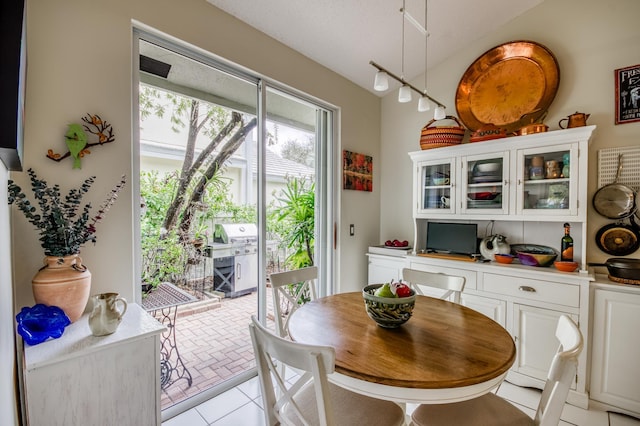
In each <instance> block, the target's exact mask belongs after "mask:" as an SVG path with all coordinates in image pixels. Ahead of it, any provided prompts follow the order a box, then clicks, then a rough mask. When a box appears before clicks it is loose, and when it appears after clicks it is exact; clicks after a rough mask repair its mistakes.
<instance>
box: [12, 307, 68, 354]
mask: <svg viewBox="0 0 640 426" xmlns="http://www.w3.org/2000/svg"><path fill="white" fill-rule="evenodd" d="M16 321H18V326H17V331H18V334H19V335H21V336H22V338H23V339H24V341H25V342H27V343H28V344H29V345H37V344H39V343H42V342H44V341H45V340H47V339H48V338H49V337H51V338H54V339H57V338H58V337H60V336H62V333H63V332H64V328H65V327H66V326H68V325H69V324H71V321H69V317H67V315H66V314H65V313H64V311H63V310H62V309H60V308H59V307H57V306H47V305H43V304H42V303H38V304H37V305H34V306H33V307H31V308H29V307H26V306H25V307H24V308H22V309H21V310H20V313H18V315H16Z"/></svg>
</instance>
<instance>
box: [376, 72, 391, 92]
mask: <svg viewBox="0 0 640 426" xmlns="http://www.w3.org/2000/svg"><path fill="white" fill-rule="evenodd" d="M388 88H389V76H388V75H387V73H386V72H384V71H378V72H377V73H376V77H375V79H374V80H373V90H375V91H378V92H384V91H385V90H387V89H388Z"/></svg>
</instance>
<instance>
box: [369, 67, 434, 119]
mask: <svg viewBox="0 0 640 426" xmlns="http://www.w3.org/2000/svg"><path fill="white" fill-rule="evenodd" d="M369 64H370V65H373V66H374V67H375V68H377V69H378V71H382V72H386V73H387V75H388V76H389V77H391V78H393V79H394V80H396V81H398V82H399V83H401V84H403V85H406V86H409V87H410V88H411V90H413V91H414V92H416V93H418V94H419V95H420V96H424V97H426V98H427V99H429V100H430V101H431V102H433V103H434V104H437V105H438V106H440V107H442V108H446V106H444V105H443V104H442V102H440V101H438V100H435V99H433V98H432V97H431V96H429V95H428V94H427V93H426V91H422V90H419V89H418V88H417V87H415V86H413V85H412V84H410V83H409V82H408V81H406V80H405V79H404V78H402V77H398V76H397V75H395V74H393V73H392V72H390V71H389V70H387V69H386V68H384V67H382V66H380V65H378V64H376V63H375V62H373V61H369Z"/></svg>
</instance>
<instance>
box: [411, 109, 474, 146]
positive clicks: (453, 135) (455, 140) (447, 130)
mask: <svg viewBox="0 0 640 426" xmlns="http://www.w3.org/2000/svg"><path fill="white" fill-rule="evenodd" d="M444 120H453V121H455V122H456V123H458V125H457V126H436V127H429V126H431V125H432V124H433V123H435V122H436V120H435V119H433V120H431V121H429V122H428V123H427V124H426V125H425V126H424V127H423V128H422V132H421V133H420V148H422V149H431V148H441V147H444V146H452V145H459V144H460V143H461V142H462V138H464V132H465V128H464V127H462V124H460V122H459V121H458V119H457V118H455V117H454V116H452V115H447V116H446V117H445V118H444Z"/></svg>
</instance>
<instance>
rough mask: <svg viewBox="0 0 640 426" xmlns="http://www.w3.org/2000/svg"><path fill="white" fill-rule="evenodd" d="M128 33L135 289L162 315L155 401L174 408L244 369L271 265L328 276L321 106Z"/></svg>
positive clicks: (325, 137) (264, 312)
mask: <svg viewBox="0 0 640 426" xmlns="http://www.w3.org/2000/svg"><path fill="white" fill-rule="evenodd" d="M138 35H139V40H138V41H137V47H138V50H139V52H138V53H139V56H138V58H139V73H138V76H139V97H138V109H137V112H138V114H139V122H140V131H139V138H138V139H139V140H138V148H139V176H140V178H139V191H140V203H141V204H140V205H141V208H140V223H139V226H140V241H139V243H140V244H139V250H138V252H139V257H140V261H139V262H138V264H139V267H140V277H141V299H140V300H141V304H142V306H143V307H145V308H146V309H147V310H148V311H149V312H150V313H151V314H153V315H154V316H156V318H158V319H159V320H160V321H163V322H164V323H165V324H166V325H167V330H168V331H167V332H166V333H165V335H163V346H162V350H161V352H162V362H161V368H160V374H161V384H162V388H163V393H162V407H163V409H167V408H169V407H172V406H174V405H175V404H180V405H179V406H180V407H181V408H185V409H186V408H188V407H189V406H190V405H194V404H196V403H199V402H201V401H202V400H203V399H206V398H209V397H211V396H212V395H214V394H217V393H220V392H221V391H224V390H226V389H228V388H229V387H231V386H234V385H236V384H237V383H238V382H240V381H242V380H245V379H246V378H248V377H250V376H251V375H253V374H255V372H254V367H255V362H254V361H253V352H252V348H251V342H250V338H249V335H248V329H247V324H248V323H249V321H250V317H251V316H252V315H257V316H259V317H260V318H262V319H266V321H267V323H268V324H269V323H270V322H271V321H272V320H273V312H272V311H273V310H272V307H271V296H270V289H269V287H268V277H269V274H270V273H271V272H274V271H282V270H289V269H297V268H300V267H304V266H308V265H317V266H319V268H320V270H321V272H320V275H321V277H327V276H331V274H332V273H331V265H332V261H331V254H332V251H331V250H330V248H331V246H332V244H331V241H330V238H331V233H330V232H329V225H328V224H330V223H333V220H332V218H331V211H332V203H331V202H330V200H331V199H332V197H331V195H330V191H329V188H330V187H331V179H330V177H331V175H332V174H331V173H330V172H329V171H330V167H331V162H330V161H329V159H330V158H331V157H332V153H331V146H332V138H331V136H332V135H333V130H332V128H331V123H332V121H333V120H332V117H333V112H332V111H331V110H330V109H328V108H326V107H323V106H320V105H318V104H317V102H312V101H311V100H309V99H306V98H305V97H304V96H302V95H300V94H297V93H292V92H290V91H288V90H285V89H282V88H279V87H278V86H277V85H275V84H270V83H268V82H266V81H264V80H263V79H260V78H258V77H256V76H252V75H249V74H247V73H245V72H241V71H239V70H237V69H235V68H234V67H233V66H230V65H229V64H227V63H222V62H220V61H218V60H214V59H212V58H209V57H205V56H203V55H201V54H196V53H195V52H192V51H189V50H188V49H186V48H184V47H181V46H178V45H175V44H171V43H167V42H165V41H163V40H160V39H158V38H156V37H154V36H151V35H148V34H138ZM327 167H329V168H327ZM309 202H311V203H313V204H312V205H311V208H310V209H309V208H307V209H302V208H301V207H302V206H303V205H306V206H307V207H308V203H309ZM305 203H306V204H305ZM323 282H329V281H328V280H324V281H323ZM320 291H321V293H323V294H326V293H327V292H328V291H330V290H328V289H326V288H324V287H323V288H322V289H321V290H320Z"/></svg>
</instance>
